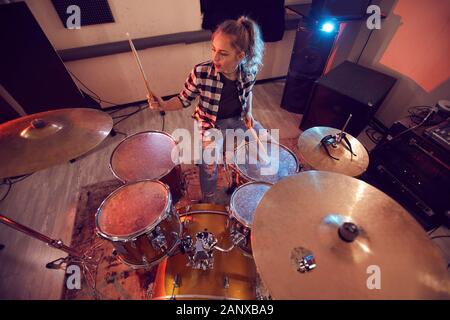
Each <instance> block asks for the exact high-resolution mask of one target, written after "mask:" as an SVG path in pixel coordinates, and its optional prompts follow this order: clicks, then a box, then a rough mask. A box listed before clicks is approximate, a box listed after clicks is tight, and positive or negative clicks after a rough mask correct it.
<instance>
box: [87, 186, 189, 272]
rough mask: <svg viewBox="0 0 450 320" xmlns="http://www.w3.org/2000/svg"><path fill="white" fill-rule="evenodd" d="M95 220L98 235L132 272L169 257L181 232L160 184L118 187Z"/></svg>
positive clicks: (167, 195)
mask: <svg viewBox="0 0 450 320" xmlns="http://www.w3.org/2000/svg"><path fill="white" fill-rule="evenodd" d="M95 220H96V227H97V233H98V234H99V235H100V236H101V237H103V238H105V239H107V240H109V241H111V242H112V244H113V246H114V247H115V250H116V253H117V256H118V258H119V259H120V260H121V261H122V262H124V263H125V264H127V265H130V266H131V267H134V268H143V267H151V266H153V265H155V264H157V263H158V262H159V261H160V260H161V259H162V258H164V257H165V256H166V255H168V254H170V253H172V251H174V250H175V248H177V244H178V243H179V237H180V234H181V231H182V227H181V222H180V219H179V217H178V215H177V213H176V212H175V209H174V207H173V205H172V200H171V196H170V192H169V188H168V187H167V186H166V185H165V184H163V183H162V182H160V181H150V180H144V181H138V182H134V183H131V184H128V185H124V186H122V187H120V188H119V189H117V190H115V191H114V192H113V193H111V194H110V195H109V196H108V197H107V198H106V199H105V200H104V201H103V203H102V204H101V205H100V208H99V209H98V210H97V214H96V218H95Z"/></svg>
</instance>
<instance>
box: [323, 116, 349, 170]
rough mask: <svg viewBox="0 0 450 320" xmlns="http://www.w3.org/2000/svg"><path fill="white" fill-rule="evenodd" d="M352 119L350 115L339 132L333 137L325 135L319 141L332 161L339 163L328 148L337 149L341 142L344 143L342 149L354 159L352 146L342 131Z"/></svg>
mask: <svg viewBox="0 0 450 320" xmlns="http://www.w3.org/2000/svg"><path fill="white" fill-rule="evenodd" d="M351 118H352V114H350V116H349V117H348V119H347V121H346V122H345V124H344V126H343V127H342V129H341V131H340V132H338V133H336V134H334V135H331V134H330V135H327V136H325V137H323V138H322V140H320V144H321V145H322V147H323V148H324V149H325V151H326V153H327V154H328V156H329V157H330V158H332V159H334V160H337V161H339V158H336V157H334V156H332V155H331V153H330V150H328V146H331V147H332V148H335V149H336V148H337V147H338V144H341V143H342V140H343V141H344V142H345V145H344V144H343V145H344V148H346V149H347V150H348V151H350V154H351V155H352V156H355V157H356V154H355V153H353V149H352V144H351V143H350V141H349V140H348V138H347V134H346V133H345V132H344V130H345V129H346V128H347V125H348V123H349V122H350V119H351Z"/></svg>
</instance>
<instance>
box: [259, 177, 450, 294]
mask: <svg viewBox="0 0 450 320" xmlns="http://www.w3.org/2000/svg"><path fill="white" fill-rule="evenodd" d="M344 223H345V225H344ZM341 226H343V227H342V228H341ZM358 233H359V234H358ZM353 238H354V239H353ZM344 239H345V240H344ZM352 239H353V240H352ZM251 242H252V249H253V256H254V259H255V263H256V266H257V268H258V271H259V273H260V276H261V278H262V280H263V283H264V284H265V286H266V287H267V289H268V290H269V292H270V294H271V296H272V297H273V298H274V299H293V300H296V299H450V279H449V275H448V271H447V268H446V266H447V263H446V262H445V261H444V259H443V257H442V255H441V252H440V249H439V248H438V247H437V246H436V245H435V244H434V243H433V242H432V241H431V240H430V239H429V238H428V236H427V234H426V233H425V232H424V231H423V230H422V228H421V227H420V226H419V224H418V223H417V222H416V221H415V220H414V219H413V218H412V217H411V216H410V215H409V213H408V212H407V211H405V210H404V209H403V208H402V207H401V206H400V205H399V204H398V203H397V202H395V201H394V200H393V199H391V198H390V197H388V196H387V195H385V194H384V193H382V192H381V191H379V190H378V189H376V188H374V187H372V186H371V185H369V184H367V183H365V182H363V181H360V180H358V179H356V178H352V177H348V176H345V175H342V174H337V173H332V172H321V171H305V172H302V173H300V174H298V175H295V176H291V177H287V178H285V179H283V180H282V181H280V182H278V183H277V184H275V185H274V186H273V187H272V188H270V189H269V191H267V192H266V194H265V195H264V197H263V199H262V200H261V202H260V203H259V205H258V207H257V209H256V211H255V214H254V220H253V226H252V239H251ZM302 258H304V260H302ZM305 261H306V262H307V263H304V264H303V266H302V265H301V264H300V262H305ZM314 263H315V268H314ZM308 268H310V269H311V270H310V271H305V270H307V269H308ZM302 269H303V270H302ZM298 270H302V271H305V272H300V271H298Z"/></svg>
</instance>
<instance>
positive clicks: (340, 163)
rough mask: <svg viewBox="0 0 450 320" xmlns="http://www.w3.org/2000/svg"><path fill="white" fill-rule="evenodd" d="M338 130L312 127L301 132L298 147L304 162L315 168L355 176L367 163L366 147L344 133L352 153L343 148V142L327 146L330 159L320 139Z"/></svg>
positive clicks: (364, 168) (359, 173) (362, 171)
mask: <svg viewBox="0 0 450 320" xmlns="http://www.w3.org/2000/svg"><path fill="white" fill-rule="evenodd" d="M339 132H340V130H338V129H334V128H328V127H314V128H310V129H308V130H306V131H305V132H303V133H302V134H301V135H300V137H299V140H298V149H299V152H300V154H301V157H302V159H303V161H304V162H305V163H307V164H308V165H309V166H311V167H312V168H313V169H315V170H320V171H331V172H336V173H342V174H345V175H348V176H351V177H357V176H359V175H361V174H362V173H364V172H365V171H366V169H367V167H368V165H369V155H368V154H367V150H366V148H364V146H363V145H362V144H361V142H359V141H358V140H357V139H356V138H354V137H352V136H351V135H350V134H348V133H346V137H347V139H348V140H349V142H350V144H351V146H352V150H353V153H354V154H355V155H352V154H351V152H350V151H349V150H348V149H347V148H345V146H344V142H342V143H340V144H337V146H336V147H332V146H329V148H328V150H329V151H330V154H331V155H332V156H333V157H336V158H338V159H339V160H335V159H332V158H331V157H329V156H328V154H327V153H326V151H325V149H324V147H323V146H322V145H321V143H320V141H321V140H322V138H324V137H325V136H327V135H335V134H337V133H339Z"/></svg>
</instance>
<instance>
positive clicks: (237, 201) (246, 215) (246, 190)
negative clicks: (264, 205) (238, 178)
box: [230, 182, 272, 255]
mask: <svg viewBox="0 0 450 320" xmlns="http://www.w3.org/2000/svg"><path fill="white" fill-rule="evenodd" d="M271 186H272V185H271V184H270V183H267V182H249V183H246V184H244V185H242V186H240V187H239V188H237V189H236V190H235V191H234V192H233V194H232V195H231V200H230V213H231V217H230V221H231V223H230V235H231V239H232V241H233V242H234V244H235V245H237V246H238V247H239V248H240V249H242V250H243V251H244V253H246V254H248V255H251V254H252V246H251V241H250V231H251V228H252V223H253V214H254V213H255V210H256V207H257V206H258V204H259V202H260V201H261V199H262V197H263V196H264V194H265V193H266V192H267V191H268V190H269V189H270V187H271Z"/></svg>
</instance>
